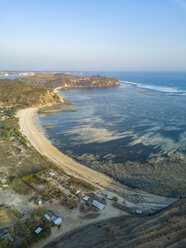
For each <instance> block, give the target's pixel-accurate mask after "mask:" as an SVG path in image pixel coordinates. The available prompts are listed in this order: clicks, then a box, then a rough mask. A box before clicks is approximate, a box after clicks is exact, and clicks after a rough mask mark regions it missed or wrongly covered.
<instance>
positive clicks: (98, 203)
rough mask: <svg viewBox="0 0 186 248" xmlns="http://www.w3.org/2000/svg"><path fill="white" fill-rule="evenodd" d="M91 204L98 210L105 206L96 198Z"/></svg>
mask: <svg viewBox="0 0 186 248" xmlns="http://www.w3.org/2000/svg"><path fill="white" fill-rule="evenodd" d="M92 205H93V206H94V207H96V208H98V209H99V210H103V209H104V208H105V205H103V204H102V203H101V202H98V201H96V200H94V201H93V202H92Z"/></svg>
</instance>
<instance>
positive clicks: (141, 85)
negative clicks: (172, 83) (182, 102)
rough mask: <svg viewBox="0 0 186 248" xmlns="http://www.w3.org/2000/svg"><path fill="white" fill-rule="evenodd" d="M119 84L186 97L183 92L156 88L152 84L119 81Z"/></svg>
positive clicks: (175, 89)
mask: <svg viewBox="0 0 186 248" xmlns="http://www.w3.org/2000/svg"><path fill="white" fill-rule="evenodd" d="M120 82H121V83H125V84H130V85H133V86H135V87H138V88H142V89H146V90H151V91H158V92H161V93H169V94H178V95H186V91H185V90H181V89H177V88H173V87H163V86H157V85H152V84H140V83H136V82H130V81H121V80H120Z"/></svg>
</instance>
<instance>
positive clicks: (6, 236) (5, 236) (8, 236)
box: [1, 233, 14, 241]
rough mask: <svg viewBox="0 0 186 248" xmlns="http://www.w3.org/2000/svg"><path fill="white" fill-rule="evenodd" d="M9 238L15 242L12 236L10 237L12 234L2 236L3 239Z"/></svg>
mask: <svg viewBox="0 0 186 248" xmlns="http://www.w3.org/2000/svg"><path fill="white" fill-rule="evenodd" d="M5 238H7V239H8V240H10V241H14V239H13V238H12V236H11V235H10V233H5V234H3V235H2V236H1V239H5Z"/></svg>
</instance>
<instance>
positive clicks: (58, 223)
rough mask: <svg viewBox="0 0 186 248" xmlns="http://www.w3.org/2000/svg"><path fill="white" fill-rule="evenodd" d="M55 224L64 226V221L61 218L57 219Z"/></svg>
mask: <svg viewBox="0 0 186 248" xmlns="http://www.w3.org/2000/svg"><path fill="white" fill-rule="evenodd" d="M53 222H54V224H56V225H57V226H59V225H61V224H62V219H61V218H60V217H57V218H56V219H55V220H54V221H53Z"/></svg>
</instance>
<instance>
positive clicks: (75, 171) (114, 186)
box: [17, 108, 172, 205]
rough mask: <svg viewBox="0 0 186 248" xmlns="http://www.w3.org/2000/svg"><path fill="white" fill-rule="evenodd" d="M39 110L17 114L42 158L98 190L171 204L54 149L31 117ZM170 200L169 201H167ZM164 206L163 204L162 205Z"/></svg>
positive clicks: (24, 131)
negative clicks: (115, 179)
mask: <svg viewBox="0 0 186 248" xmlns="http://www.w3.org/2000/svg"><path fill="white" fill-rule="evenodd" d="M38 109H39V108H26V109H22V110H20V111H19V112H18V113H17V117H18V118H19V125H20V130H21V132H22V133H23V134H24V135H25V136H26V137H27V139H28V140H29V142H30V144H31V145H32V146H33V147H34V148H35V149H36V150H37V151H38V152H39V153H40V154H41V155H43V156H45V157H47V158H48V159H49V160H51V161H52V162H53V163H54V164H56V165H57V166H58V167H60V168H62V169H64V171H65V172H66V173H68V174H70V175H72V176H75V177H78V178H80V179H83V180H85V181H87V182H89V183H91V184H93V185H94V186H96V187H97V188H99V189H104V190H107V191H111V192H115V193H118V194H119V195H120V194H123V193H125V194H130V195H134V194H135V195H138V196H139V197H142V198H143V199H144V198H145V199H147V198H148V199H151V200H152V202H154V203H156V202H158V203H159V204H161V203H162V204H163V203H165V204H167V203H168V202H172V200H171V199H170V198H167V197H162V196H156V195H153V194H149V193H147V192H145V191H143V190H139V189H133V188H130V187H128V186H126V185H123V184H121V183H119V182H116V181H114V180H113V179H112V178H110V177H108V176H106V175H104V174H103V173H101V172H98V171H96V170H93V169H91V168H88V167H86V166H84V165H82V164H80V163H78V162H76V161H75V160H73V159H71V158H70V157H68V156H66V155H65V154H63V153H62V152H60V151H59V150H58V149H57V148H56V147H54V146H53V145H52V144H51V143H50V141H49V140H48V139H47V138H46V137H45V136H44V135H43V134H42V133H41V132H40V131H39V130H38V129H37V128H36V126H35V124H34V121H33V117H34V115H36V113H37V111H38ZM169 199H170V201H169ZM163 205H164V204H163Z"/></svg>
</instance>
